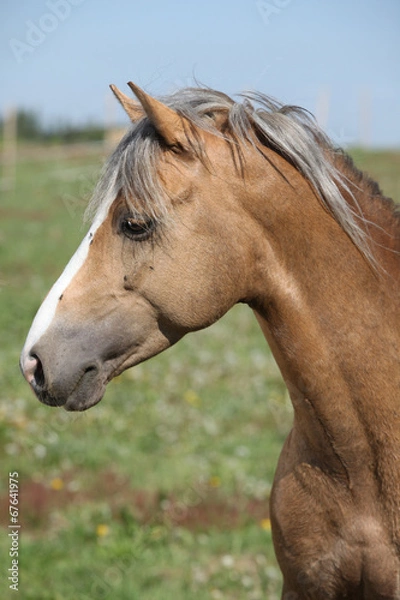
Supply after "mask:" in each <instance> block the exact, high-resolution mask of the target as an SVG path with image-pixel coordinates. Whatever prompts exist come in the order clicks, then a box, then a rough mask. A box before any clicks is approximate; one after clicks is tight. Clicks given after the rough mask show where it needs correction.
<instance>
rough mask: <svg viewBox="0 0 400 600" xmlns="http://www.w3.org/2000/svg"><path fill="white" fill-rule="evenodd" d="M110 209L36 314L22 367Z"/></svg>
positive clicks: (23, 354)
mask: <svg viewBox="0 0 400 600" xmlns="http://www.w3.org/2000/svg"><path fill="white" fill-rule="evenodd" d="M108 208H109V206H106V207H104V209H103V210H102V211H101V212H100V213H99V214H98V215H97V217H96V219H95V220H94V222H93V224H92V226H91V228H90V230H89V231H88V233H87V234H86V235H85V237H84V238H83V240H82V242H81V244H80V245H79V247H78V249H77V250H76V252H75V254H74V255H73V256H72V258H71V260H70V261H69V263H68V264H67V266H66V267H65V269H64V271H63V272H62V274H61V275H60V277H59V278H58V279H57V281H56V282H55V284H54V285H53V287H52V288H51V289H50V291H49V293H48V294H47V296H46V298H45V299H44V301H43V303H42V305H41V307H40V308H39V310H38V312H37V313H36V316H35V318H34V320H33V323H32V325H31V328H30V330H29V333H28V336H27V338H26V341H25V345H24V347H23V349H22V353H21V365H22V366H24V365H25V364H26V363H28V362H29V360H30V359H29V354H30V351H31V349H32V348H33V346H34V345H35V344H36V342H37V341H38V340H39V339H40V338H41V337H42V335H43V334H44V333H45V331H46V330H47V329H48V327H49V326H50V324H51V322H52V320H53V318H54V314H55V312H56V308H57V305H58V302H59V299H60V296H61V295H62V294H63V293H64V291H65V290H66V289H67V287H68V286H69V284H70V283H71V281H72V280H73V278H74V276H75V275H76V274H77V273H78V271H79V269H80V268H81V267H82V265H83V264H84V262H85V260H86V257H87V255H88V253H89V247H90V243H91V241H92V240H93V238H94V235H95V233H96V231H97V229H98V228H99V227H100V225H101V224H102V223H103V222H104V220H105V218H106V216H107V213H108Z"/></svg>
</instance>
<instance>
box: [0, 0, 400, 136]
mask: <svg viewBox="0 0 400 600" xmlns="http://www.w3.org/2000/svg"><path fill="white" fill-rule="evenodd" d="M0 72H1V87H0V112H3V111H4V109H5V107H7V106H10V105H17V106H21V107H25V108H33V109H35V110H37V111H38V112H39V113H40V114H41V115H42V117H43V118H44V119H45V121H46V122H56V121H57V120H59V119H61V120H71V121H73V122H84V121H86V120H89V119H90V120H95V121H104V120H105V119H106V118H107V119H111V120H113V119H114V120H115V121H117V122H121V123H122V122H124V116H123V113H122V111H121V109H120V107H119V106H118V105H117V104H116V103H113V101H112V96H111V92H109V91H108V84H109V83H115V84H117V85H118V86H119V87H120V88H121V89H123V90H124V91H125V92H126V93H130V90H129V89H128V88H127V87H126V82H127V81H129V80H133V81H135V82H136V83H137V84H138V85H140V86H142V87H144V88H145V89H146V90H147V91H149V92H151V93H154V94H165V93H168V92H171V91H175V90H176V89H177V88H178V87H180V86H185V85H193V83H194V78H196V79H197V80H198V81H199V82H201V83H203V84H206V85H207V86H210V87H213V88H216V89H219V90H221V91H224V92H226V93H228V94H236V93H239V92H241V91H244V90H259V91H262V92H264V93H266V94H269V95H271V96H274V97H275V98H278V99H279V100H282V101H284V102H286V103H291V104H298V105H300V106H303V107H305V108H307V109H309V110H310V111H312V112H313V113H316V114H317V116H318V117H319V119H320V121H321V125H322V126H323V127H324V128H325V129H326V130H327V131H328V133H329V134H330V135H331V136H332V137H333V138H334V139H335V140H336V141H338V142H339V143H341V144H343V145H345V146H346V145H351V144H356V143H360V142H362V143H365V144H369V145H374V146H397V147H400V119H399V107H400V1H399V0H265V1H263V0H259V1H256V0H196V1H195V2H189V1H187V2H184V1H183V0H164V1H162V0H150V1H147V2H146V1H145V0H131V1H128V0H120V1H118V0H113V1H112V0H19V1H18V2H11V1H6V2H2V3H1V5H0Z"/></svg>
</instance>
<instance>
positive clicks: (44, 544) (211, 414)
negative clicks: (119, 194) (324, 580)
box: [0, 151, 400, 600]
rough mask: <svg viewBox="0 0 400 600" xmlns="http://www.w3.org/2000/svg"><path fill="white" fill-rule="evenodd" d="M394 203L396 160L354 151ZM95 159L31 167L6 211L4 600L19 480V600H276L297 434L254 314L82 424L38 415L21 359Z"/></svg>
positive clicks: (210, 333)
mask: <svg viewBox="0 0 400 600" xmlns="http://www.w3.org/2000/svg"><path fill="white" fill-rule="evenodd" d="M355 157H356V160H357V164H359V165H360V166H361V167H362V168H363V169H367V170H369V171H370V172H371V173H372V174H373V175H374V176H375V177H377V178H378V179H380V180H381V183H382V187H383V190H384V192H385V193H386V194H388V195H393V196H395V197H397V199H399V196H400V194H399V193H398V192H399V189H400V187H399V186H400V175H399V173H400V170H399V164H400V153H377V152H375V153H366V152H361V151H356V152H355ZM99 166H100V159H99V158H98V157H85V158H80V157H75V158H70V159H68V160H66V159H62V158H57V157H54V158H52V159H51V160H50V159H48V158H47V159H46V160H44V159H43V160H40V159H36V160H35V161H30V162H29V161H24V162H21V163H20V164H19V165H18V170H17V185H16V189H15V192H2V196H1V203H0V217H1V230H0V265H1V272H0V331H1V345H0V378H1V388H0V390H1V391H0V436H1V445H0V457H1V465H2V473H1V478H0V481H1V489H0V495H1V498H0V511H1V514H0V519H1V523H2V526H3V527H2V530H1V532H0V552H1V561H0V564H1V569H2V573H1V577H0V580H1V582H2V583H1V584H0V585H1V586H2V589H1V591H0V596H1V598H8V597H10V598H11V597H15V596H13V595H12V594H13V592H9V591H8V590H7V580H6V578H7V569H8V568H9V566H10V560H11V559H10V557H9V556H8V550H9V545H10V541H9V538H8V536H7V525H8V524H9V516H8V503H7V494H8V473H9V472H10V471H18V473H19V482H20V505H19V508H20V523H21V526H22V527H21V535H20V540H19V542H20V548H19V550H20V555H19V560H20V582H19V587H20V597H21V598H23V599H24V600H25V599H30V600H69V599H72V598H74V599H75V598H77V599H79V600H80V599H88V600H89V599H90V600H92V599H93V598H96V599H101V598H112V599H115V600H124V599H125V598H126V599H130V600H132V599H136V598H138V599H140V600H147V599H149V600H150V599H151V600H158V599H160V600H161V599H162V600H168V599H170V598H171V599H172V598H173V600H181V599H182V600H183V599H187V598H190V599H193V600H202V599H209V598H211V599H217V600H218V599H236V598H237V599H239V598H240V599H242V598H248V599H249V600H257V599H258V598H265V597H266V598H268V599H269V600H274V599H275V598H278V597H279V593H280V585H281V583H280V575H279V570H278V567H277V565H276V561H275V558H274V554H273V548H272V542H271V534H270V531H269V528H268V518H267V517H268V496H269V492H270V488H271V484H272V480H273V474H274V470H275V465H276V461H277V458H278V455H279V452H280V448H281V446H282V443H283V440H284V438H285V436H286V434H287V432H288V430H289V429H290V425H291V419H292V416H291V408H290V403H289V400H288V396H287V392H286V390H285V387H284V385H283V383H282V380H281V378H280V375H279V372H278V370H277V367H276V365H275V363H274V361H273V359H272V357H271V354H270V352H269V350H268V347H267V345H266V343H265V340H264V338H263V336H262V334H261V332H260V331H259V329H258V326H257V324H256V322H255V319H254V317H253V315H252V313H251V311H250V310H248V309H247V308H246V307H244V306H240V307H235V308H234V309H233V310H232V311H231V312H230V313H229V314H228V315H226V316H225V317H224V318H223V319H222V320H221V321H220V322H219V323H217V324H216V325H214V326H213V327H212V328H210V329H209V330H206V331H203V332H199V333H196V334H192V335H189V336H187V337H186V338H184V339H183V340H182V341H181V342H180V343H179V344H178V345H177V346H176V347H174V348H172V349H170V350H168V351H167V352H165V353H164V354H162V355H160V356H158V357H155V358H153V359H152V360H151V361H149V362H147V363H144V364H142V365H139V366H138V367H136V368H135V369H132V370H130V371H127V372H126V373H124V374H123V375H122V376H120V377H119V378H117V379H116V380H115V381H114V382H112V383H111V384H110V385H109V388H108V390H107V393H106V395H105V397H104V399H103V400H102V402H101V403H100V404H99V405H98V406H97V407H95V408H93V409H92V410H89V411H88V412H85V413H82V414H75V413H72V414H71V413H66V412H64V411H63V410H57V409H51V408H48V407H45V406H42V405H40V404H39V403H38V402H37V400H36V399H35V398H34V397H33V395H32V394H31V392H30V391H29V389H28V386H27V385H26V383H25V382H24V380H23V379H22V377H21V375H20V373H19V368H18V357H19V353H20V350H21V347H22V345H23V342H24V338H25V336H26V333H27V331H28V329H29V326H30V323H31V320H32V318H33V316H34V313H35V311H36V309H37V307H38V306H39V304H40V302H41V300H42V298H43V296H44V295H45V293H46V292H47V290H48V289H49V287H50V286H51V284H52V283H53V282H54V280H55V279H56V277H57V276H58V275H59V273H60V272H61V270H62V268H63V267H64V266H65V264H66V262H67V260H68V259H69V257H70V256H71V254H72V253H73V251H74V250H75V249H76V247H77V245H78V242H79V241H80V239H81V238H82V236H83V233H84V227H83V226H82V224H81V223H82V213H83V208H84V202H82V198H84V197H85V196H86V197H87V195H88V192H89V190H90V188H91V187H92V185H93V182H94V181H95V180H96V176H97V173H98V171H99Z"/></svg>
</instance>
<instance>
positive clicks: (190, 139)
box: [20, 83, 400, 600]
mask: <svg viewBox="0 0 400 600" xmlns="http://www.w3.org/2000/svg"><path fill="white" fill-rule="evenodd" d="M128 85H129V86H130V88H131V89H132V91H133V92H134V94H135V96H136V100H133V99H132V98H130V97H128V96H127V95H125V94H124V93H122V92H121V91H120V90H118V88H116V87H115V86H111V88H112V90H113V92H114V94H115V96H116V97H117V99H118V101H119V102H120V103H121V105H122V106H123V108H124V109H125V111H126V113H127V114H128V116H129V118H130V120H131V121H132V127H131V129H130V130H129V131H128V133H127V134H126V135H125V137H124V138H123V139H122V141H121V142H120V144H119V145H118V147H117V148H116V150H115V152H114V153H113V154H112V156H111V157H110V159H109V160H108V162H107V164H106V166H105V168H104V171H103V173H102V175H101V177H100V180H99V183H98V185H97V187H96V189H95V191H94V194H93V198H92V200H91V202H90V205H89V213H90V215H91V218H92V225H91V227H90V229H89V231H88V233H87V235H86V236H85V237H84V239H83V241H82V243H81V245H80V246H79V248H78V249H77V251H76V253H75V254H74V256H73V257H72V259H71V260H70V262H69V263H68V265H67V266H66V268H65V270H64V272H63V273H62V275H61V276H60V278H59V279H58V280H57V281H56V283H55V284H54V286H53V287H52V289H51V290H50V292H49V294H48V295H47V297H46V299H45V300H44V302H43V304H42V306H41V307H40V309H39V311H38V313H37V315H36V317H35V319H34V321H33V324H32V326H31V329H30V331H29V333H28V336H27V339H26V342H25V345H24V348H23V350H22V355H21V361H20V364H21V369H22V372H23V374H24V376H25V378H26V379H27V381H28V383H29V384H30V386H31V388H32V389H33V391H34V392H35V394H36V395H37V397H38V398H39V400H40V401H41V402H44V403H45V404H48V405H50V406H63V407H64V408H65V409H66V410H70V411H81V410H85V409H87V408H89V407H91V406H93V405H95V404H96V403H97V402H99V401H100V400H101V398H102V396H103V394H104V391H105V388H106V386H107V384H108V382H109V381H110V380H111V379H112V378H113V377H115V376H116V375H118V374H120V373H122V372H123V371H124V370H125V369H127V368H129V367H133V366H135V365H137V364H138V363H140V362H142V361H144V360H146V359H149V358H151V357H152V356H154V355H156V354H158V353H159V352H162V351H164V350H165V349H166V348H168V347H170V346H172V345H173V344H175V343H176V342H178V340H180V339H181V338H182V337H183V336H184V335H185V334H186V333H188V332H193V331H196V330H200V329H202V328H205V327H207V326H209V325H211V324H212V323H214V322H215V321H217V320H218V319H219V318H220V317H221V316H222V315H224V314H225V313H226V312H227V311H228V310H229V309H230V308H231V307H232V306H233V305H235V304H236V303H239V302H240V303H246V304H247V305H248V306H249V307H250V309H252V310H253V312H254V315H255V317H256V319H257V320H258V322H259V325H260V327H261V329H262V331H263V333H264V335H265V338H266V340H267V342H268V344H269V346H270V348H271V351H272V352H273V355H274V357H275V360H276V362H277V364H278V366H279V369H280V371H281V373H282V376H283V378H284V381H285V383H286V385H287V388H288V391H289V393H290V397H291V401H292V404H293V413H294V420H293V428H292V429H291V431H290V433H289V435H288V437H287V439H286V441H285V443H284V446H283V449H282V453H281V456H280V459H279V461H278V465H277V469H276V474H275V478H274V484H273V488H272V492H271V497H270V515H271V524H272V535H273V542H274V547H275V552H276V556H277V560H278V562H279V565H280V568H281V571H282V574H283V581H284V583H283V592H282V598H283V599H284V600H310V599H316V600H319V599H321V600H322V599H323V600H339V599H343V598H349V599H350V598H351V599H353V600H362V599H363V600H395V599H399V598H400V528H399V522H400V474H399V459H400V402H399V400H400V398H399V390H400V316H399V315H400V313H399V297H400V295H399V291H400V290H399V287H400V283H399V281H400V277H399V275H400V253H399V251H400V222H399V216H398V214H397V212H396V209H395V205H394V203H393V202H392V201H391V200H389V199H386V198H385V197H383V195H382V193H381V192H380V190H379V187H378V186H377V184H375V183H374V182H373V181H371V180H370V179H369V177H368V176H367V175H365V174H363V173H361V172H359V171H358V170H357V169H356V168H355V166H354V165H353V163H352V161H351V160H350V159H349V157H348V156H346V154H345V153H344V152H342V151H341V150H339V149H337V148H335V146H334V145H333V143H332V142H331V141H330V140H329V139H328V138H327V137H326V136H325V135H324V134H323V133H322V132H321V131H320V130H319V128H318V127H317V125H316V124H315V122H314V120H313V119H312V117H311V116H310V115H309V114H308V113H307V111H305V110H303V109H300V108H298V107H295V106H285V105H282V104H280V103H278V102H277V101H275V100H272V99H271V98H269V97H266V96H264V95H262V94H259V93H251V94H247V95H244V96H243V97H242V99H241V100H240V101H238V102H236V101H234V100H232V99H231V98H230V97H229V96H227V95H225V94H223V93H221V92H217V91H213V90H211V89H200V88H188V89H183V90H180V91H179V92H176V93H175V94H173V95H171V96H168V97H165V98H160V99H156V98H154V97H152V96H151V95H149V94H147V93H146V92H145V91H143V90H142V89H140V88H139V87H137V86H136V85H134V84H133V83H129V84H128Z"/></svg>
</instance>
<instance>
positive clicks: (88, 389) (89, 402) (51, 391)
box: [20, 353, 107, 411]
mask: <svg viewBox="0 0 400 600" xmlns="http://www.w3.org/2000/svg"><path fill="white" fill-rule="evenodd" d="M20 366H21V371H22V373H23V375H24V377H25V379H26V380H27V381H28V383H29V385H30V387H31V389H32V390H33V392H34V393H35V394H36V396H37V398H38V399H39V400H40V402H42V403H43V404H46V405H48V406H57V407H60V406H62V407H64V408H65V409H66V410H70V411H82V410H86V409H88V408H90V407H91V406H94V405H95V404H97V403H98V402H100V400H101V399H102V397H103V395H104V392H105V388H106V384H107V380H104V378H103V377H102V373H101V371H102V368H101V365H99V364H96V363H95V362H91V363H89V364H87V365H84V366H80V368H79V371H78V372H75V373H74V376H72V377H70V378H69V381H68V378H67V377H66V375H65V374H64V375H63V376H62V377H61V378H57V379H55V378H54V377H50V376H49V375H48V374H46V367H45V364H44V363H43V361H42V360H41V359H40V358H39V356H38V355H37V354H35V353H32V354H31V355H30V356H28V357H27V358H26V359H25V361H24V360H23V359H21V363H20Z"/></svg>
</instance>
